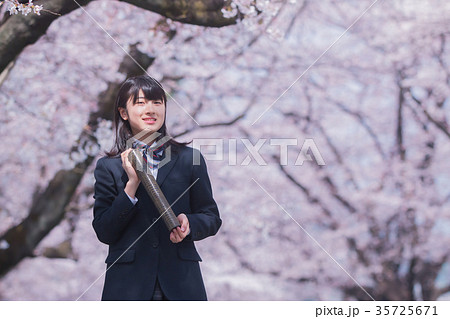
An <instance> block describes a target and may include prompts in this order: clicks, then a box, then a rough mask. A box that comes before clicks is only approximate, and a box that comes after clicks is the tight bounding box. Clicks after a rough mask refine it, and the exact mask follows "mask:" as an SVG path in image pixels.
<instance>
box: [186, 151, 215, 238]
mask: <svg viewBox="0 0 450 319" xmlns="http://www.w3.org/2000/svg"><path fill="white" fill-rule="evenodd" d="M194 152H199V151H198V150H195V149H194ZM199 155H200V164H199V165H195V164H194V165H193V169H192V178H191V184H192V183H194V185H193V186H192V187H191V189H190V192H189V196H190V203H191V204H190V205H191V213H190V214H188V215H187V217H188V219H189V227H190V229H191V232H190V234H189V235H188V236H187V237H186V239H187V240H201V239H204V238H206V237H208V236H213V235H215V234H216V233H217V231H218V230H219V228H220V226H221V225H222V220H221V219H220V215H219V209H218V207H217V204H216V202H215V201H214V198H213V193H212V188H211V182H210V180H209V176H208V170H207V167H206V162H205V159H204V158H203V156H202V155H201V154H199Z"/></svg>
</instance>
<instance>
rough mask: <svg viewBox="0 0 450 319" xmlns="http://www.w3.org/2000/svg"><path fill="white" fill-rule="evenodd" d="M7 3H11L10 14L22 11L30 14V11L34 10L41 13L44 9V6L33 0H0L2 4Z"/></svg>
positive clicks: (24, 13) (38, 13)
mask: <svg viewBox="0 0 450 319" xmlns="http://www.w3.org/2000/svg"><path fill="white" fill-rule="evenodd" d="M4 3H6V4H7V5H9V7H8V8H7V10H8V11H9V14H10V15H13V14H18V13H19V12H22V14H23V15H25V16H26V15H28V13H30V12H32V11H33V12H34V13H36V14H37V15H41V10H42V9H43V6H41V5H37V4H34V3H33V0H30V1H28V3H25V4H24V3H19V1H17V0H5V1H0V6H1V5H3V4H4Z"/></svg>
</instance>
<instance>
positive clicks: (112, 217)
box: [92, 159, 136, 245]
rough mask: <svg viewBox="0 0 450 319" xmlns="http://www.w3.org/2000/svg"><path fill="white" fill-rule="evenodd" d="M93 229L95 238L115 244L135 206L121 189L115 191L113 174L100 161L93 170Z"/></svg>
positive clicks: (103, 162) (103, 161) (134, 211)
mask: <svg viewBox="0 0 450 319" xmlns="http://www.w3.org/2000/svg"><path fill="white" fill-rule="evenodd" d="M94 176H95V187H94V198H95V202H94V220H93V222H92V226H93V227H94V230H95V233H96V234H97V238H98V239H99V240H100V241H101V242H102V243H105V244H108V245H110V244H113V243H114V242H116V241H117V240H118V239H119V238H120V236H121V234H122V232H123V230H124V229H125V227H126V226H127V225H128V223H129V221H130V220H131V219H132V217H133V216H134V214H135V213H136V206H135V205H134V204H133V203H132V202H131V201H130V199H129V197H128V196H127V194H126V193H125V190H123V189H117V187H116V183H115V181H114V177H113V174H112V172H111V170H110V169H108V167H107V166H106V165H105V160H103V159H100V160H99V161H98V162H97V166H96V167H95V170H94Z"/></svg>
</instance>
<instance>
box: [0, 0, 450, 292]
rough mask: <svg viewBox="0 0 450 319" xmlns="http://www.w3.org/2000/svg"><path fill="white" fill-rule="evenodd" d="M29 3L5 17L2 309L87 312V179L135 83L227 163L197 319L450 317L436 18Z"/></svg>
mask: <svg viewBox="0 0 450 319" xmlns="http://www.w3.org/2000/svg"><path fill="white" fill-rule="evenodd" d="M22 2H28V1H22ZM34 2H35V4H40V5H43V6H44V10H48V11H44V10H43V11H41V12H40V15H37V14H35V13H29V14H28V15H27V16H25V15H23V14H21V13H19V14H17V15H12V16H10V14H9V11H8V10H7V9H8V5H7V4H4V5H2V7H0V9H1V11H0V13H1V15H0V72H1V73H0V110H1V114H2V115H1V117H0V123H1V124H0V134H1V136H2V141H3V142H2V143H1V145H2V152H1V153H0V174H1V175H0V176H1V178H0V299H1V300H76V299H80V300H99V299H100V297H101V290H102V286H103V280H104V277H103V272H104V270H105V267H106V265H105V263H104V260H105V258H106V254H107V246H106V245H104V244H102V243H100V242H99V241H98V240H97V238H96V236H95V233H94V231H93V229H92V226H91V222H92V207H93V201H94V200H93V197H92V195H93V185H94V177H93V169H94V167H95V163H96V161H97V160H98V158H100V157H101V156H104V153H103V152H104V151H105V150H109V148H110V147H111V145H112V142H113V133H112V110H113V106H114V99H115V94H116V92H117V88H118V86H119V85H120V83H121V82H122V81H123V80H124V79H125V78H126V77H128V76H130V75H135V74H141V73H143V72H144V71H146V72H148V74H149V75H151V76H153V77H155V78H156V79H157V80H159V81H160V82H161V83H162V85H163V87H164V88H165V89H166V91H167V93H168V94H169V95H170V97H169V101H168V115H167V125H168V129H169V132H170V133H171V135H172V136H174V137H176V139H177V140H179V141H190V140H197V139H218V141H221V142H220V143H221V145H223V156H219V157H215V158H213V157H212V156H209V155H208V154H211V153H212V152H213V151H214V150H211V148H208V147H205V148H204V149H203V147H202V148H201V149H202V152H204V154H205V157H206V158H207V159H208V158H209V160H207V163H208V170H209V175H210V178H211V182H212V185H213V192H214V196H215V199H216V201H217V203H218V206H219V209H220V212H221V217H222V219H223V226H222V228H221V230H220V231H219V233H218V234H217V235H216V236H215V237H212V238H208V239H205V240H203V241H201V242H198V243H197V248H198V250H199V252H200V255H201V256H202V258H203V262H202V263H201V268H202V272H203V275H204V280H205V285H206V288H207V292H208V297H209V299H210V300H371V299H372V298H373V299H376V300H450V280H449V278H450V265H449V254H450V251H449V247H450V202H449V200H450V174H449V173H450V161H449V160H448V159H449V157H450V126H449V118H450V43H449V42H450V20H449V19H448V17H449V16H450V3H449V2H448V1H444V0H421V1H418V0H417V1H416V0H396V1H386V0H379V1H374V0H346V1H335V0H321V1H312V0H297V1H295V0H290V1H287V0H285V1H263V0H261V1H260V0H254V1H250V0H235V1H221V0H217V1H214V0H195V1H181V0H180V1H173V2H172V1H167V2H155V1H132V0H130V1H106V0H101V1H100V0H98V1H86V0H85V1H80V2H79V3H80V4H81V5H83V7H82V8H80V7H78V6H77V5H76V4H75V2H74V1H69V0H66V1H53V0H49V1H34ZM156 3H160V4H156ZM49 11H51V12H49ZM55 13H59V15H56V14H55ZM131 57H132V58H131ZM274 139H283V141H284V143H288V144H285V146H284V147H285V149H286V150H287V153H286V156H284V155H283V153H282V149H283V147H282V146H279V145H276V144H277V143H279V142H276V141H275V142H274ZM284 139H289V140H284ZM215 141H217V140H215ZM286 141H288V142H286ZM292 141H295V143H294V142H292ZM305 141H313V145H314V146H315V147H316V148H314V147H307V148H305V147H303V146H304V145H306V144H304V143H305ZM253 145H255V146H253ZM308 145H310V146H311V144H308ZM256 149H257V150H258V154H259V155H260V158H259V157H258V156H256V155H255V154H254V152H253V153H252V151H251V150H253V151H255V150H256ZM302 149H303V152H302ZM319 153H320V156H318V154H319ZM319 157H321V158H322V159H323V161H324V162H325V165H319V164H318V162H319V161H320V158H319Z"/></svg>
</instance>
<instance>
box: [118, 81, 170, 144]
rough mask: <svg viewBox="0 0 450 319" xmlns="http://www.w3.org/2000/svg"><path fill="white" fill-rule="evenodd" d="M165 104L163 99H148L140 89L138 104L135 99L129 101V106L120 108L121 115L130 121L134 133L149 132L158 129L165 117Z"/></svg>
mask: <svg viewBox="0 0 450 319" xmlns="http://www.w3.org/2000/svg"><path fill="white" fill-rule="evenodd" d="M165 108H166V107H165V105H164V102H163V101H162V100H153V101H149V100H146V99H145V97H144V92H143V91H142V90H140V91H139V97H138V98H137V100H136V104H133V99H132V98H131V97H130V99H129V100H128V102H127V108H126V109H124V108H123V107H120V108H119V112H120V116H121V117H122V118H123V119H124V120H126V121H128V122H129V123H130V126H131V132H132V133H133V135H136V134H138V133H140V132H141V131H143V130H147V131H148V132H149V134H152V133H154V132H156V131H158V130H159V129H160V128H161V127H162V125H163V123H164V119H165Z"/></svg>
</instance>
